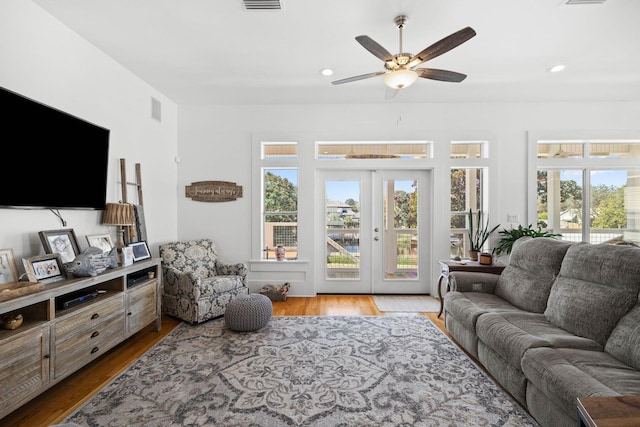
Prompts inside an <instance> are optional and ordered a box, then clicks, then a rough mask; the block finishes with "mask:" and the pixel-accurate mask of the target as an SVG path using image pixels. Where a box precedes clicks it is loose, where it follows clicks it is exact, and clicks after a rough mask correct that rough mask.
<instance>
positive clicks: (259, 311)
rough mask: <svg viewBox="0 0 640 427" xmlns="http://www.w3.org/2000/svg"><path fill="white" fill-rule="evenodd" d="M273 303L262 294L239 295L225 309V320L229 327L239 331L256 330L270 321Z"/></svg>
mask: <svg viewBox="0 0 640 427" xmlns="http://www.w3.org/2000/svg"><path fill="white" fill-rule="evenodd" d="M271 314H273V304H271V300H270V299H269V297H267V296H265V295H262V294H249V295H238V296H237V297H235V298H234V299H233V300H231V302H230V303H229V305H227V309H226V310H225V311H224V321H225V323H226V324H227V327H228V328H229V329H232V330H234V331H239V332H248V331H255V330H257V329H260V328H262V327H264V326H265V325H266V324H267V323H269V319H271Z"/></svg>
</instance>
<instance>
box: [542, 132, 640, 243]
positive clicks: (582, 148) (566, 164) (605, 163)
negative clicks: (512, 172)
mask: <svg viewBox="0 0 640 427" xmlns="http://www.w3.org/2000/svg"><path fill="white" fill-rule="evenodd" d="M530 143H534V144H536V153H537V160H536V163H537V166H536V169H537V172H536V177H537V181H536V220H537V224H538V225H539V226H541V227H542V228H544V229H547V230H549V231H551V232H553V233H561V234H562V238H563V239H564V240H568V241H575V242H579V241H587V242H590V243H611V244H618V243H630V244H640V163H639V162H638V160H637V159H638V158H640V140H602V139H599V140H596V139H593V140H579V139H566V140H562V139H553V140H545V139H537V140H533V141H530Z"/></svg>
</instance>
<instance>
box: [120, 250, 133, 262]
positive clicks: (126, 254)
mask: <svg viewBox="0 0 640 427" xmlns="http://www.w3.org/2000/svg"><path fill="white" fill-rule="evenodd" d="M131 264H133V248H132V247H130V246H126V247H124V248H122V265H131Z"/></svg>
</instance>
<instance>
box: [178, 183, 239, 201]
mask: <svg viewBox="0 0 640 427" xmlns="http://www.w3.org/2000/svg"><path fill="white" fill-rule="evenodd" d="M185 196H187V197H191V200H194V201H196V202H231V201H234V200H236V199H237V198H238V197H242V186H240V185H236V183H235V182H226V181H198V182H192V183H191V185H187V186H185Z"/></svg>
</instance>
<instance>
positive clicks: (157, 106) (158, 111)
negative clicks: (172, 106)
mask: <svg viewBox="0 0 640 427" xmlns="http://www.w3.org/2000/svg"><path fill="white" fill-rule="evenodd" d="M151 118H153V119H156V120H157V121H159V122H161V121H162V104H161V103H160V101H158V100H157V99H155V98H154V97H153V96H152V97H151Z"/></svg>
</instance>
